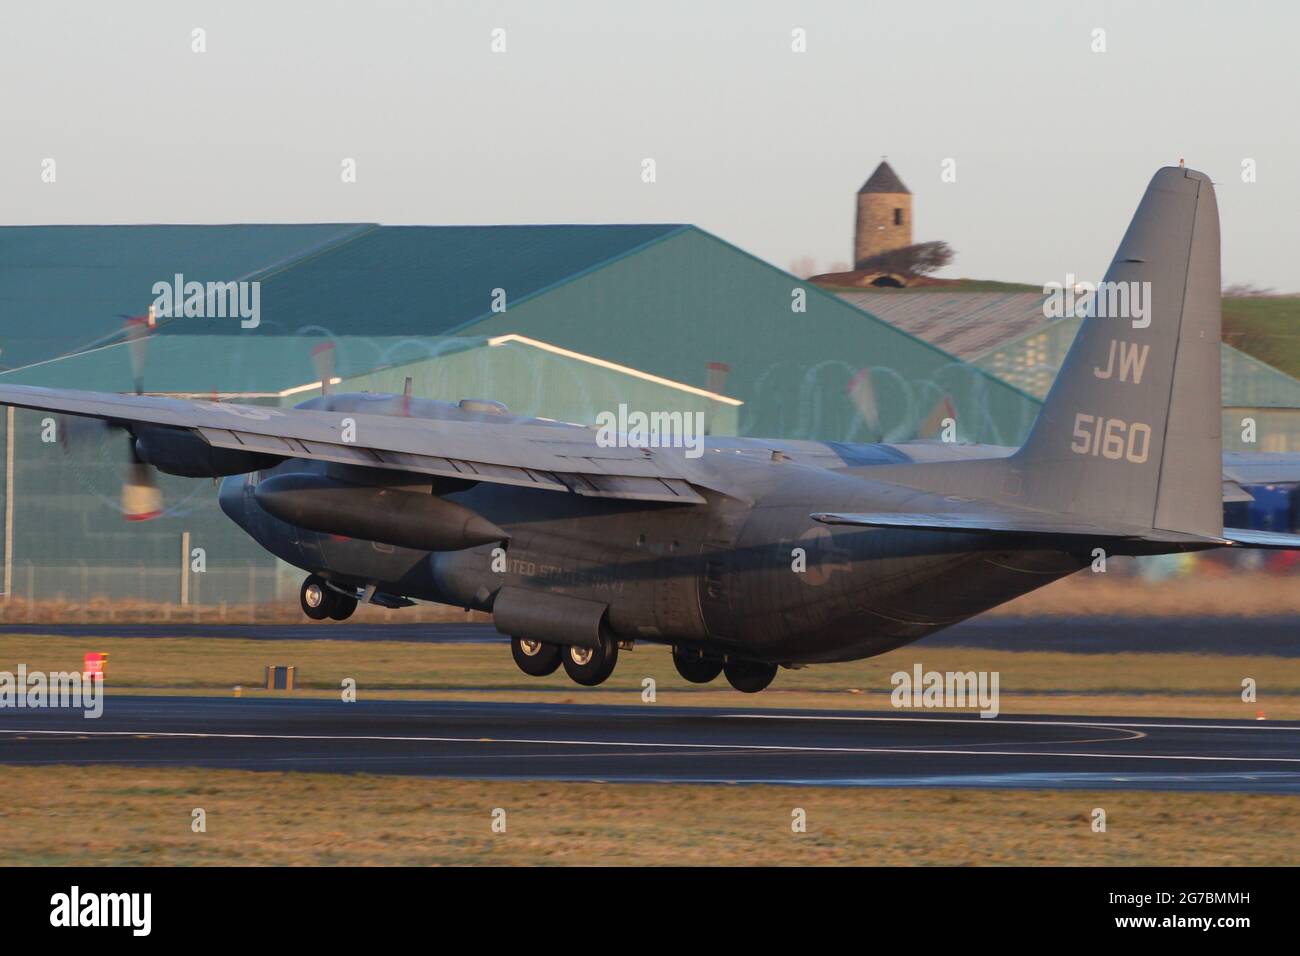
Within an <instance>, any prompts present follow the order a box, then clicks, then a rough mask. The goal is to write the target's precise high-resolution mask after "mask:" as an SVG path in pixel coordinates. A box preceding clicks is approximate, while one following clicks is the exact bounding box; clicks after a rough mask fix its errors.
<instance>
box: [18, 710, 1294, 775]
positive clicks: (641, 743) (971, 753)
mask: <svg viewBox="0 0 1300 956" xmlns="http://www.w3.org/2000/svg"><path fill="white" fill-rule="evenodd" d="M853 719H856V718H853ZM880 719H889V718H880ZM920 719H924V718H920ZM1029 723H1038V722H1037V721H1029ZM1082 726H1094V725H1092V724H1084V725H1082ZM1147 726H1150V725H1147ZM1175 726H1181V725H1175ZM0 733H3V734H8V735H10V736H15V737H26V736H46V737H137V738H141V739H148V738H150V737H158V738H186V739H196V740H206V739H211V740H328V741H345V740H346V741H370V742H393V743H456V744H532V745H539V746H552V747H644V748H649V749H652V750H664V749H673V750H731V751H749V752H754V751H760V752H773V753H860V754H898V755H906V754H929V755H933V756H951V757H1068V758H1081V759H1092V760H1174V761H1180V760H1182V761H1208V762H1217V763H1294V764H1300V757H1223V756H1208V755H1199V754H1197V755H1191V754H1189V755H1182V754H1123V753H1080V752H1068V751H1047V750H949V749H921V750H916V749H911V748H906V747H812V746H804V745H793V744H789V745H787V744H743V743H742V744H736V743H730V744H705V743H684V742H676V741H668V742H657V741H646V740H636V741H621V740H553V739H548V738H533V737H407V736H400V737H398V736H379V735H363V734H356V735H353V734H224V733H202V732H198V731H150V730H7V729H0ZM967 746H979V745H978V744H968V745H967Z"/></svg>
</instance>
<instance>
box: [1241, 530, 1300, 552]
mask: <svg viewBox="0 0 1300 956" xmlns="http://www.w3.org/2000/svg"><path fill="white" fill-rule="evenodd" d="M1223 536H1224V537H1225V538H1227V539H1228V541H1229V543H1230V544H1231V545H1232V546H1233V547H1234V548H1273V549H1276V550H1279V551H1300V534H1284V533H1282V532H1281V531H1253V530H1251V529H1249V528H1224V529H1223Z"/></svg>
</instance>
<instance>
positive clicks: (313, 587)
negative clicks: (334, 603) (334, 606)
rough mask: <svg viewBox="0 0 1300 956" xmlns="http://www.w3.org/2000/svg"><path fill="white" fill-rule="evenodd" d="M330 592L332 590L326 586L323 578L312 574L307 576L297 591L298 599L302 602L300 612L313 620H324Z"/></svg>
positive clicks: (327, 612) (326, 615)
mask: <svg viewBox="0 0 1300 956" xmlns="http://www.w3.org/2000/svg"><path fill="white" fill-rule="evenodd" d="M332 593H334V592H332V591H331V590H330V589H329V588H328V587H327V586H326V584H325V581H324V579H323V578H318V577H317V576H316V575H314V574H313V575H310V576H308V578H307V580H306V581H303V582H302V590H301V591H300V592H299V593H298V599H299V600H300V601H301V602H302V613H304V614H306V615H307V616H308V617H309V618H311V619H312V620H313V621H323V620H325V618H327V617H329V613H330V603H331V602H330V595H331V594H332Z"/></svg>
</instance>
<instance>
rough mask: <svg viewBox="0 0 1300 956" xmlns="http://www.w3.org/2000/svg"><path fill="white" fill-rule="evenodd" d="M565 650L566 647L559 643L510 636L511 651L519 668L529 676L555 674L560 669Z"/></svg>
mask: <svg viewBox="0 0 1300 956" xmlns="http://www.w3.org/2000/svg"><path fill="white" fill-rule="evenodd" d="M563 651H564V648H562V647H560V645H559V644H547V643H545V642H544V641H525V640H522V639H520V638H518V637H512V638H510V653H511V655H512V656H513V657H514V659H515V663H516V664H517V665H518V666H519V669H520V670H521V671H523V672H524V673H525V674H527V675H528V676H529V677H545V676H546V675H547V674H554V673H555V672H556V671H557V670H559V667H560V657H561V654H562V652H563Z"/></svg>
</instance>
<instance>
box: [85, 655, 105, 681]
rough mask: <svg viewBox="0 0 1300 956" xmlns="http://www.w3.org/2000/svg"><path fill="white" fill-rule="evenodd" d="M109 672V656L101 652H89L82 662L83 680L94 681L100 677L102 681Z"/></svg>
mask: <svg viewBox="0 0 1300 956" xmlns="http://www.w3.org/2000/svg"><path fill="white" fill-rule="evenodd" d="M107 672H108V655H107V654H101V653H100V652H99V651H89V652H87V653H86V656H85V658H84V659H83V660H82V662H81V677H82V679H83V680H94V679H95V677H96V676H97V675H98V677H99V679H100V680H101V681H102V680H103V679H104V678H105V677H106V676H107Z"/></svg>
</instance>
